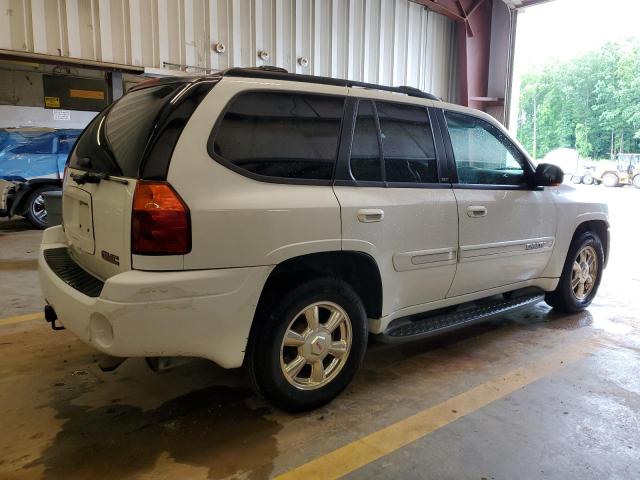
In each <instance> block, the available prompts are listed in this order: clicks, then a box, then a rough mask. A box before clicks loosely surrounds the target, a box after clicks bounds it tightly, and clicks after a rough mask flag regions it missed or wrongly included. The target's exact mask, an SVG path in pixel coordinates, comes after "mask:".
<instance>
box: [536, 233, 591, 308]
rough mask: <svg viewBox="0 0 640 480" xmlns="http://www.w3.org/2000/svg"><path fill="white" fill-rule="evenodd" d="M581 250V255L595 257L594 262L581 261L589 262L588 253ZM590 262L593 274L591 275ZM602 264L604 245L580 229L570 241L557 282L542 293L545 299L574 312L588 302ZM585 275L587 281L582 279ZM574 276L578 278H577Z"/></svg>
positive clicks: (553, 305)
mask: <svg viewBox="0 0 640 480" xmlns="http://www.w3.org/2000/svg"><path fill="white" fill-rule="evenodd" d="M583 252H586V253H585V255H587V254H588V256H591V257H592V258H593V259H594V261H595V264H593V263H592V264H591V266H590V267H589V268H586V267H584V265H583V264H585V263H586V264H588V263H589V261H588V257H587V258H585V257H583V256H582V254H583ZM578 265H579V266H578ZM594 265H595V269H596V273H595V278H593V270H594ZM603 267H604V249H603V247H602V242H601V240H600V238H599V237H598V235H596V234H595V233H594V232H591V231H586V232H583V233H581V234H580V235H578V236H577V237H576V238H574V239H573V241H572V242H571V246H570V247H569V253H568V254H567V258H566V260H565V263H564V268H563V269H562V275H561V276H560V282H559V283H558V286H557V287H556V289H555V290H554V291H553V292H549V293H547V294H546V296H545V301H546V302H547V303H548V304H549V305H550V306H552V307H553V308H554V309H556V310H559V311H561V312H567V313H575V312H580V311H582V310H584V309H585V308H587V307H588V306H589V305H590V304H591V302H592V301H593V298H594V297H595V296H596V293H597V292H598V287H599V286H600V280H601V279H602V270H603ZM585 275H589V277H590V278H591V281H590V282H589V281H588V280H587V281H583V280H585V278H584V277H585ZM576 279H578V281H577V282H576ZM572 282H573V283H574V285H573V286H572ZM581 284H582V285H583V287H582V291H581V290H580V285H581Z"/></svg>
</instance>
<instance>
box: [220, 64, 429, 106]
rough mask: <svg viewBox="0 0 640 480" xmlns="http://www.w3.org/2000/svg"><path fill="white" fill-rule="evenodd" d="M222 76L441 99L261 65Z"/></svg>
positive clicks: (401, 88)
mask: <svg viewBox="0 0 640 480" xmlns="http://www.w3.org/2000/svg"><path fill="white" fill-rule="evenodd" d="M222 76H224V77H251V78H271V79H277V80H291V81H294V82H306V83H322V84H324V85H336V86H338V87H359V88H366V89H370V90H383V91H385V92H395V93H403V94H405V95H409V96H410V97H420V98H428V99H429V100H437V101H440V100H441V99H440V98H439V97H437V96H436V95H433V94H432V93H427V92H423V91H422V90H420V89H418V88H415V87H409V86H406V85H402V86H399V87H388V86H386V85H377V84H375V83H366V82H357V81H355V80H343V79H341V78H332V77H319V76H315V75H304V74H301V73H289V72H288V71H287V70H285V69H284V68H280V67H273V66H270V65H263V66H260V67H249V68H230V69H228V70H225V71H223V72H222Z"/></svg>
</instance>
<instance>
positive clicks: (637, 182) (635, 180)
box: [631, 173, 640, 188]
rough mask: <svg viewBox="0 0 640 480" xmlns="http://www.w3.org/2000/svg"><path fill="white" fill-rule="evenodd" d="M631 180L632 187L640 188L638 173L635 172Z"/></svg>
mask: <svg viewBox="0 0 640 480" xmlns="http://www.w3.org/2000/svg"><path fill="white" fill-rule="evenodd" d="M631 182H632V183H633V186H634V187H636V188H640V173H639V174H637V175H636V176H634V177H633V180H631Z"/></svg>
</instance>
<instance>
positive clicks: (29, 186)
mask: <svg viewBox="0 0 640 480" xmlns="http://www.w3.org/2000/svg"><path fill="white" fill-rule="evenodd" d="M49 186H51V187H58V188H62V181H61V180H59V179H55V178H35V179H33V180H28V181H26V182H25V183H23V184H22V185H21V186H20V188H19V189H18V191H17V193H16V196H15V198H14V200H13V202H12V203H11V208H10V209H9V216H10V217H12V216H13V215H24V214H25V212H26V211H27V203H26V201H27V200H28V198H29V196H30V195H31V193H32V192H33V191H35V190H37V189H38V188H42V187H49Z"/></svg>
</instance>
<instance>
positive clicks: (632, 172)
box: [594, 153, 640, 188]
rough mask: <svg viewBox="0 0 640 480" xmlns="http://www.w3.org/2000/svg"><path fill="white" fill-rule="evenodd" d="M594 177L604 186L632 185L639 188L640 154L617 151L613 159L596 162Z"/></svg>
mask: <svg viewBox="0 0 640 480" xmlns="http://www.w3.org/2000/svg"><path fill="white" fill-rule="evenodd" d="M594 178H595V180H596V182H598V183H602V184H603V185H604V186H605V187H621V186H623V185H633V186H634V187H636V188H640V154H639V153H619V154H618V155H617V156H616V159H615V160H612V161H608V160H607V161H601V162H598V164H597V166H596V169H595V172H594Z"/></svg>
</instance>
